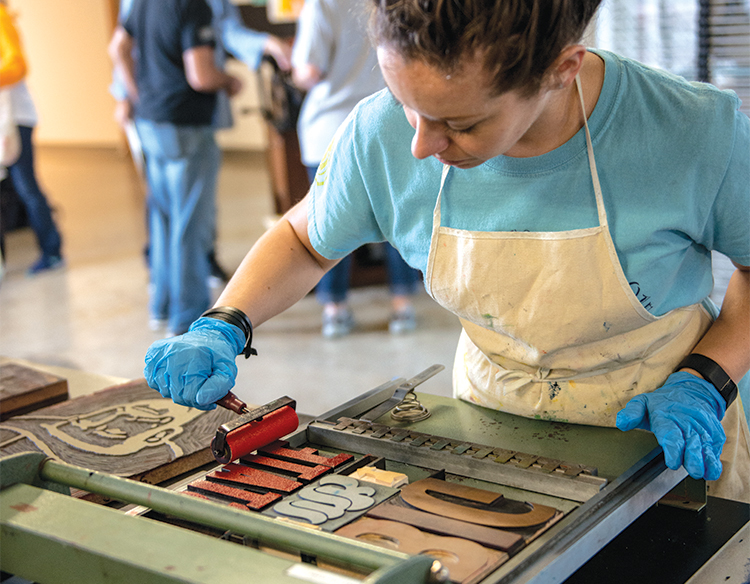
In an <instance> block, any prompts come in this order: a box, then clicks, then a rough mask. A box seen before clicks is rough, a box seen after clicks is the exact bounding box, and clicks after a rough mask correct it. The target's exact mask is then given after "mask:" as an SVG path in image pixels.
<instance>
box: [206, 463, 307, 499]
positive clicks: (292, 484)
mask: <svg viewBox="0 0 750 584" xmlns="http://www.w3.org/2000/svg"><path fill="white" fill-rule="evenodd" d="M206 478H207V479H208V480H209V481H218V482H227V483H239V484H241V485H247V486H250V487H257V488H260V489H268V490H270V491H275V492H279V493H291V492H292V491H295V490H297V489H299V488H300V487H301V486H302V483H298V482H297V481H293V480H291V479H288V478H286V477H281V476H279V475H275V474H272V473H270V472H266V471H263V470H258V469H257V468H250V467H249V466H243V465H241V464H227V465H224V466H223V467H222V468H221V469H220V470H217V471H214V472H212V473H209V474H207V475H206Z"/></svg>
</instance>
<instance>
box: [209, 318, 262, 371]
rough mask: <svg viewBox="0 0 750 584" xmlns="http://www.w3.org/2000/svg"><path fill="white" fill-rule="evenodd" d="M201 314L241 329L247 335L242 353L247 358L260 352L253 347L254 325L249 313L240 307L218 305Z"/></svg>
mask: <svg viewBox="0 0 750 584" xmlns="http://www.w3.org/2000/svg"><path fill="white" fill-rule="evenodd" d="M201 316H206V317H208V318H215V319H216V320H223V321H224V322H228V323H229V324H233V325H234V326H236V327H237V328H238V329H240V330H241V331H242V334H244V335H245V346H244V347H243V348H242V351H241V352H240V355H244V356H245V359H249V358H250V355H257V354H258V351H256V350H255V349H253V348H252V347H251V344H252V342H253V325H252V323H251V322H250V319H249V318H248V317H247V315H246V314H245V313H244V312H242V311H241V310H240V309H239V308H234V307H233V306H217V307H215V308H209V309H208V310H207V311H206V312H204V313H203V314H201Z"/></svg>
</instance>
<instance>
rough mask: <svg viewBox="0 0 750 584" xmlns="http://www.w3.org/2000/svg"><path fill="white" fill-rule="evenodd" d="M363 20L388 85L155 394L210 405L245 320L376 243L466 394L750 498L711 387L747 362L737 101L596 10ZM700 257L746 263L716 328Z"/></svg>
mask: <svg viewBox="0 0 750 584" xmlns="http://www.w3.org/2000/svg"><path fill="white" fill-rule="evenodd" d="M374 4H375V11H374V15H373V20H372V23H373V26H372V28H373V32H374V38H375V42H376V45H377V47H378V59H379V63H380V66H381V69H382V71H383V76H384V78H385V80H386V83H387V85H388V88H389V91H384V92H381V93H379V94H376V95H375V96H373V97H371V98H368V99H367V100H365V101H363V102H362V103H361V104H360V105H359V106H358V108H357V109H356V110H355V111H354V112H353V114H352V116H350V118H349V119H348V121H347V123H346V124H345V125H344V126H343V127H342V129H341V130H340V132H339V133H338V135H337V137H336V138H335V139H334V142H333V144H332V145H331V148H330V151H329V156H328V159H327V161H326V175H325V176H324V177H321V179H320V180H319V181H318V183H320V184H316V185H315V186H314V187H313V188H312V190H311V192H310V193H309V195H308V196H307V198H306V199H305V200H303V201H302V202H301V203H300V204H299V205H298V206H297V207H295V208H294V209H293V210H292V211H290V213H289V214H288V215H287V216H286V221H283V222H281V223H280V224H279V225H278V226H277V227H276V228H275V229H273V230H272V231H270V232H268V233H267V234H266V235H265V236H264V237H263V238H261V240H259V242H258V243H257V244H256V246H254V247H253V249H252V250H251V251H250V253H249V254H248V256H247V258H246V259H245V261H244V263H243V265H242V266H241V268H240V270H239V272H238V274H237V275H236V276H235V278H233V280H232V281H231V282H230V283H229V285H228V287H227V289H226V290H225V291H224V293H223V294H222V296H221V297H220V298H219V301H218V303H217V307H227V306H228V307H232V308H231V309H224V308H216V309H214V310H213V312H211V313H210V314H208V315H207V316H206V317H205V318H201V319H199V320H198V321H196V322H195V323H194V324H193V326H192V327H191V330H192V331H193V332H191V333H188V334H187V335H185V336H184V337H182V338H180V339H177V340H175V341H173V342H171V343H161V344H156V345H154V346H152V348H151V349H150V350H149V353H148V355H147V356H146V363H147V365H146V370H145V373H146V377H147V379H149V383H150V384H151V386H152V387H154V388H157V389H159V390H160V391H161V392H162V394H163V395H166V396H171V397H172V398H173V399H174V400H176V401H179V402H181V403H185V404H193V405H197V406H202V407H210V404H212V402H214V401H215V400H217V399H219V398H220V397H222V396H223V394H224V393H226V391H227V390H228V389H229V387H231V385H232V383H233V379H234V375H235V374H236V368H235V367H234V357H235V356H236V355H237V354H238V353H240V352H241V351H242V350H243V344H244V343H245V341H246V339H249V338H250V334H251V327H250V325H249V323H250V322H252V323H254V324H255V325H256V326H257V325H258V324H260V323H262V322H264V321H265V320H267V319H268V318H270V317H272V316H274V315H275V314H277V313H279V312H281V311H282V310H284V309H285V308H286V307H288V306H290V305H291V304H293V303H294V302H296V301H297V300H298V299H299V298H301V297H302V296H303V295H304V294H305V293H306V292H307V291H308V290H309V289H310V288H311V287H312V286H313V285H314V283H315V282H316V281H317V279H319V278H320V277H321V275H322V274H323V273H324V271H325V270H326V269H328V268H329V267H330V266H331V265H333V264H335V262H336V258H339V257H342V256H343V255H345V254H346V253H348V252H349V251H351V250H352V249H354V248H356V247H357V246H358V245H361V244H362V243H364V242H367V241H375V240H379V239H386V240H388V241H389V242H391V243H392V244H393V245H394V247H396V248H397V249H398V250H399V251H400V252H401V254H402V255H403V257H404V259H405V260H406V261H407V262H408V263H409V264H410V265H412V266H413V267H415V268H417V269H421V270H422V271H423V273H424V274H425V286H426V288H427V290H428V291H429V292H430V294H431V295H432V296H433V298H435V300H437V301H438V302H439V303H440V304H442V305H443V306H445V307H446V308H447V309H448V310H450V311H452V312H454V313H455V314H456V315H458V316H459V317H460V319H461V322H462V325H463V332H462V335H461V338H460V340H459V346H458V350H457V354H456V362H455V364H454V375H453V382H454V392H455V394H456V396H457V397H459V398H461V399H465V400H468V401H471V402H473V403H477V404H480V405H483V406H486V407H491V408H496V409H501V410H503V411H507V412H510V413H514V414H518V415H523V416H530V417H539V418H542V419H548V420H561V421H567V422H572V423H585V424H594V425H602V426H615V425H617V426H618V427H620V428H621V429H623V430H629V429H632V428H635V427H640V428H644V429H649V430H651V431H652V432H654V434H655V436H656V439H657V440H658V441H659V443H660V444H661V445H662V447H663V449H664V452H665V457H666V462H667V465H668V466H670V467H671V468H678V467H679V466H680V465H684V466H685V468H686V470H687V471H688V472H689V473H690V474H691V475H692V476H694V477H696V478H706V479H707V480H716V479H719V477H720V479H719V481H717V482H716V483H713V484H712V485H711V489H712V494H714V495H718V496H724V497H729V498H735V499H739V500H745V501H748V500H750V485H749V484H748V481H750V449H749V448H748V432H747V420H746V419H745V416H743V415H742V409H741V405H740V400H734V393H733V392H732V385H733V384H731V383H730V384H729V385H728V386H727V387H724V383H723V382H721V383H720V378H721V376H722V374H724V375H725V376H726V377H727V378H730V379H731V380H734V382H739V381H740V379H742V378H743V376H745V374H746V373H747V371H748V368H750V342H749V340H748V331H749V330H750V269H748V267H747V266H748V265H750V243H749V242H748V238H747V225H748V218H747V216H746V213H745V214H743V212H742V211H738V210H744V211H746V210H747V209H750V192H749V191H750V186H749V185H750V168H749V164H750V161H748V157H747V151H748V147H749V145H750V122H749V121H748V119H747V118H746V117H745V116H743V115H742V114H740V113H739V112H738V111H737V108H738V105H739V104H738V100H737V99H736V97H735V96H734V95H733V94H728V93H722V92H719V91H717V90H715V89H714V88H711V87H709V86H707V85H702V84H696V85H692V84H688V83H686V82H685V81H684V80H681V79H678V78H676V77H672V76H669V75H667V74H665V73H663V72H658V71H654V70H650V69H648V68H646V67H644V66H642V65H640V64H638V63H635V62H633V61H630V60H627V59H623V58H620V57H618V56H616V55H614V54H611V53H607V52H604V51H590V50H587V49H586V48H585V47H583V46H582V45H580V44H579V39H580V38H581V36H582V34H583V31H584V29H585V27H586V25H587V24H588V22H589V20H590V19H591V17H592V16H593V14H594V12H595V11H596V8H597V7H598V4H599V2H598V1H596V0H590V1H577V2H574V1H572V0H558V1H556V2H541V1H534V0H526V1H520V0H497V1H496V2H494V4H490V3H487V2H482V1H478V0H477V1H474V0H465V1H463V2H460V3H457V2H443V1H440V0H434V1H430V2H424V1H420V0H375V1H374ZM542 6H543V7H542ZM710 249H717V250H719V251H722V252H723V253H725V254H726V255H728V256H729V257H730V258H732V259H733V261H734V262H735V264H736V265H737V266H738V269H737V271H736V272H735V274H734V276H733V277H732V280H731V282H730V285H729V288H728V290H727V295H726V298H725V302H724V304H723V307H722V311H721V314H720V315H719V316H718V318H715V317H716V316H717V315H716V311H715V310H714V307H713V306H712V305H711V304H710V302H709V301H708V300H707V296H708V294H709V293H710V291H711V286H712V278H711V264H710V252H709V250H710ZM235 310H239V311H242V313H244V314H245V315H247V317H248V320H247V321H245V320H243V315H242V314H239V313H237V312H235ZM233 319H239V320H233ZM714 319H715V320H714ZM228 323H236V324H238V325H239V326H240V328H238V327H237V326H232V325H231V324H230V326H227V324H228ZM243 330H244V331H246V332H247V333H248V334H246V335H244V336H243V334H242V331H243ZM201 351H202V352H203V354H207V356H206V357H200V354H201ZM244 352H245V354H247V353H248V351H247V347H246V348H245V351H244ZM693 354H698V355H701V356H700V357H690V359H689V360H687V361H683V360H684V359H685V358H686V357H688V356H690V355H693ZM188 357H190V358H191V359H192V363H191V367H190V373H191V374H192V375H191V376H190V377H188V376H187V375H184V373H187V370H186V369H185V368H183V367H181V366H180V365H179V362H181V361H184V360H185V359H187V358H188ZM706 358H708V359H709V361H706ZM703 377H706V378H709V379H710V381H707V380H706V379H704V378H703ZM722 381H723V380H722ZM746 383H747V380H746V379H745V380H743V383H742V384H741V390H742V393H743V396H747V393H746V392H747V386H746ZM715 385H718V386H719V387H715ZM722 391H723V393H722ZM728 405H729V407H728ZM725 412H726V416H725ZM722 419H724V428H722V425H721V424H720V421H721V420H722ZM725 431H726V433H727V434H728V436H729V440H728V441H727V445H726V447H724V448H723V446H724V442H725V441H726V436H725ZM720 455H721V459H720ZM722 468H723V471H722Z"/></svg>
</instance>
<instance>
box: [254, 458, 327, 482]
mask: <svg viewBox="0 0 750 584" xmlns="http://www.w3.org/2000/svg"><path fill="white" fill-rule="evenodd" d="M240 462H242V463H244V464H247V465H249V466H252V467H256V468H260V469H267V470H270V471H273V472H279V473H282V474H287V475H290V476H293V477H295V478H296V479H297V480H298V481H301V482H303V483H309V482H311V481H314V480H315V479H317V478H318V477H320V476H322V475H324V474H326V473H327V472H331V467H330V466H323V465H322V464H319V465H317V466H304V465H302V464H297V463H295V462H288V461H286V460H279V459H278V458H269V457H268V456H262V455H260V454H248V455H247V456H245V457H243V458H241V459H240Z"/></svg>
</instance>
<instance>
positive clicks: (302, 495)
mask: <svg viewBox="0 0 750 584" xmlns="http://www.w3.org/2000/svg"><path fill="white" fill-rule="evenodd" d="M397 492H398V490H397V489H392V488H390V487H384V486H382V485H376V484H374V483H366V482H360V481H358V480H357V479H355V478H352V477H348V476H345V475H336V474H333V475H327V476H324V477H323V478H321V479H320V480H319V481H317V482H315V483H312V484H311V485H308V486H306V487H305V488H303V489H300V490H299V491H296V492H295V493H294V494H292V495H290V496H288V497H285V498H284V500H283V501H281V502H280V503H276V504H275V505H273V507H270V508H269V509H267V510H266V511H264V512H263V513H264V514H265V515H268V516H270V517H274V518H287V519H291V520H294V521H299V522H301V523H306V524H308V525H318V526H320V527H321V528H322V529H323V530H324V531H333V530H335V529H338V528H339V527H341V526H342V525H344V524H346V523H349V522H350V521H353V520H354V519H356V518H357V517H360V516H361V515H362V514H363V513H364V512H365V511H366V510H367V509H369V508H371V507H373V506H375V505H377V504H379V503H382V502H383V501H385V500H387V499H389V498H390V497H392V496H393V495H395V494H396V493H397Z"/></svg>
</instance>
